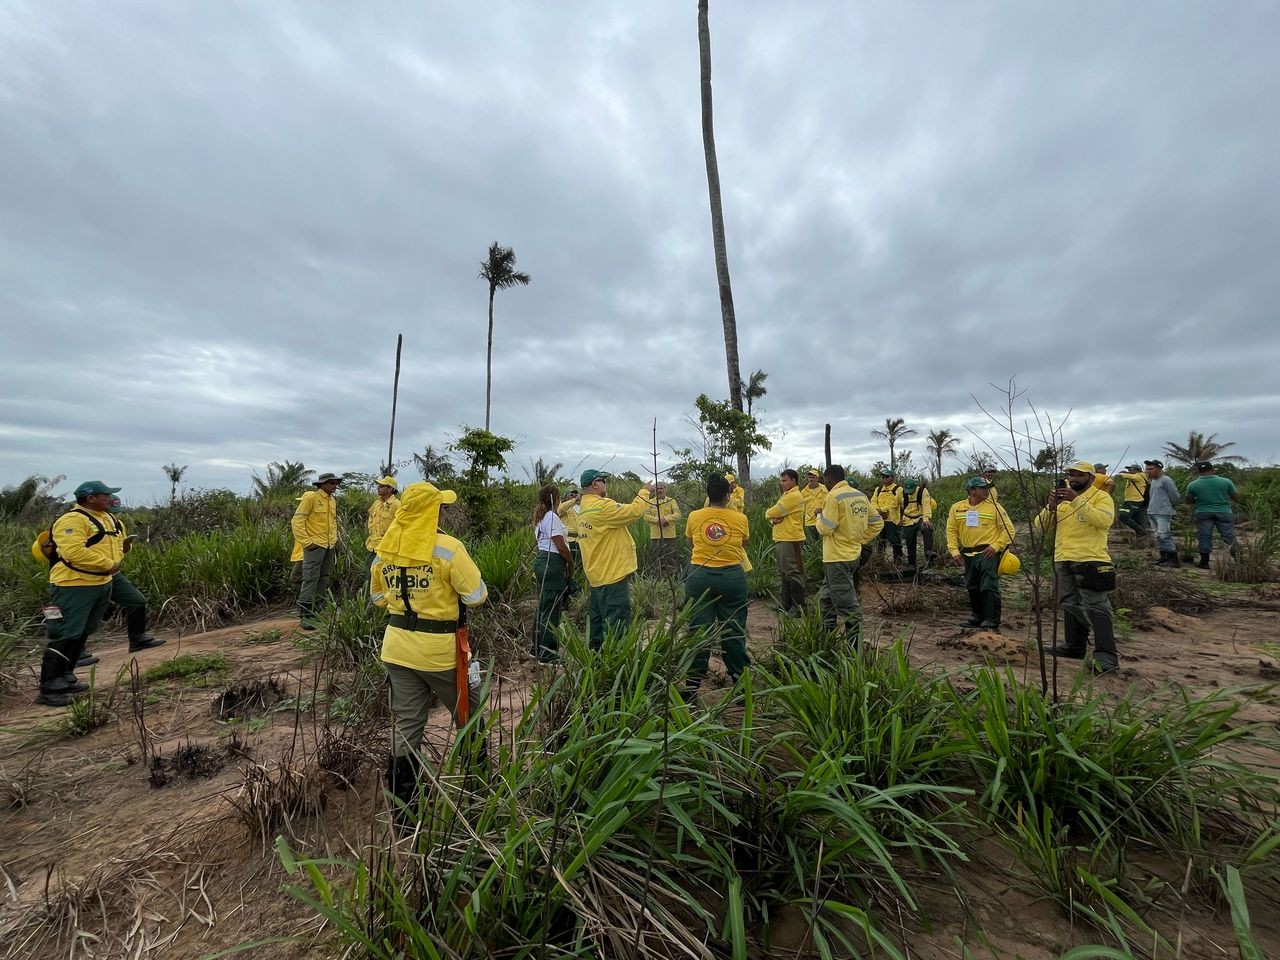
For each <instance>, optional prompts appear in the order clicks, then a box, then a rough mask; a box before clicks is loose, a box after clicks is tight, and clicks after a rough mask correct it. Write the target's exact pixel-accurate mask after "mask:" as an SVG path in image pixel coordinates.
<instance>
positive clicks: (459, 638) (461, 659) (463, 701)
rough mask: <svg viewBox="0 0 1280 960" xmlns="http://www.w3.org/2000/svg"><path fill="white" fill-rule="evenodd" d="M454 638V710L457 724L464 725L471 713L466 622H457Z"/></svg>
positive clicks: (469, 666)
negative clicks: (455, 692)
mask: <svg viewBox="0 0 1280 960" xmlns="http://www.w3.org/2000/svg"><path fill="white" fill-rule="evenodd" d="M453 637H454V640H455V644H454V647H455V650H454V653H455V657H456V660H457V665H456V666H455V667H454V671H455V672H454V682H455V683H457V685H458V703H457V707H456V712H457V716H458V726H459V727H463V726H466V723H467V718H468V717H469V716H470V715H471V680H470V670H471V646H470V645H469V644H468V642H467V641H468V636H467V626H466V624H458V629H457V630H455V631H453Z"/></svg>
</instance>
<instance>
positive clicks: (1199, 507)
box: [1187, 475, 1236, 513]
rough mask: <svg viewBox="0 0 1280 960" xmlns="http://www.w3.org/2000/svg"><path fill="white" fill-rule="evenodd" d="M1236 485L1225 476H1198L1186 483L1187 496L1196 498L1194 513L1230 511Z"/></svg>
mask: <svg viewBox="0 0 1280 960" xmlns="http://www.w3.org/2000/svg"><path fill="white" fill-rule="evenodd" d="M1235 492H1236V485H1235V484H1234V483H1232V482H1231V481H1230V480H1228V479H1227V478H1226V477H1219V476H1216V475H1214V476H1208V477H1198V478H1197V479H1195V480H1192V481H1191V482H1190V483H1189V484H1187V496H1189V497H1195V498H1196V513H1231V512H1232V510H1231V494H1233V493H1235Z"/></svg>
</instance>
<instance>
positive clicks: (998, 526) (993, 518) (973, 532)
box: [947, 497, 1013, 557]
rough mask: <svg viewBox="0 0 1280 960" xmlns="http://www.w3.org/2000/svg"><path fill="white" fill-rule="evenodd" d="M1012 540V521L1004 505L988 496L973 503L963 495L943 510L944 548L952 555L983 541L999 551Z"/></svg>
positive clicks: (970, 548) (958, 554)
mask: <svg viewBox="0 0 1280 960" xmlns="http://www.w3.org/2000/svg"><path fill="white" fill-rule="evenodd" d="M1012 540H1013V521H1011V520H1010V519H1009V515H1008V514H1007V513H1005V512H1004V507H1002V506H1000V504H998V503H992V502H991V501H990V500H989V499H987V500H983V501H982V502H981V503H979V504H977V505H976V506H975V505H974V504H971V503H970V502H969V498H968V497H965V499H963V500H961V501H959V502H958V503H953V504H952V505H951V509H950V511H948V513H947V549H948V550H949V551H950V552H951V555H952V556H953V557H958V556H960V554H961V553H962V552H965V551H968V552H970V553H971V552H973V549H972V548H974V547H978V546H982V545H984V544H985V545H986V546H988V547H994V548H995V549H996V550H1003V549H1004V548H1005V547H1007V546H1008V545H1009V544H1010V542H1011V541H1012Z"/></svg>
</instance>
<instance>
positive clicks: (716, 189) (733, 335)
mask: <svg viewBox="0 0 1280 960" xmlns="http://www.w3.org/2000/svg"><path fill="white" fill-rule="evenodd" d="M698 62H699V67H700V72H701V77H702V84H701V89H702V152H703V156H704V158H705V159H706V163H707V194H708V197H709V199H710V203H711V246H712V249H713V250H714V252H715V260H716V283H717V286H718V287H719V290H720V320H721V323H722V324H723V325H724V359H725V366H726V367H727V368H728V371H729V402H730V403H731V404H732V405H733V409H735V410H737V411H738V412H739V413H742V412H743V406H742V400H743V397H742V368H741V367H740V366H739V364H738V320H737V317H736V316H735V314H734V312H733V287H732V286H731V285H730V283H729V254H728V250H727V248H726V247H725V241H724V206H723V204H722V203H721V201H720V164H719V163H718V162H717V161H716V133H715V123H714V117H713V113H712V109H711V25H710V21H709V19H708V14H707V0H698ZM747 453H748V451H746V450H739V451H738V477H739V479H740V481H741V482H742V487H743V489H744V490H746V489H749V488H750V484H751V463H750V461H749V460H748V458H747Z"/></svg>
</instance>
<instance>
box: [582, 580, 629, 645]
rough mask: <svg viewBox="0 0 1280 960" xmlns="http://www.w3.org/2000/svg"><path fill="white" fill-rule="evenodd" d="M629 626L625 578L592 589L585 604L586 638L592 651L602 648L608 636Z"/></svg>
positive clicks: (627, 590) (627, 585) (627, 588)
mask: <svg viewBox="0 0 1280 960" xmlns="http://www.w3.org/2000/svg"><path fill="white" fill-rule="evenodd" d="M630 625H631V586H630V584H629V583H628V582H627V580H626V578H623V579H622V580H619V581H618V582H617V583H606V584H605V585H604V586H603V587H592V588H591V598H590V601H589V602H588V604H587V636H588V638H589V639H588V642H589V643H590V645H591V649H592V650H599V649H600V648H601V647H602V646H604V641H605V639H606V638H607V637H608V636H609V634H611V633H612V634H617V633H620V632H621V631H623V630H626V629H627V627H628V626H630Z"/></svg>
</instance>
